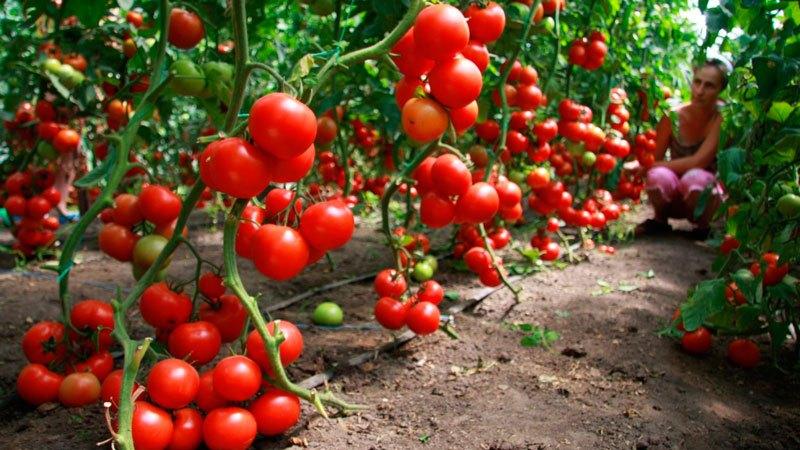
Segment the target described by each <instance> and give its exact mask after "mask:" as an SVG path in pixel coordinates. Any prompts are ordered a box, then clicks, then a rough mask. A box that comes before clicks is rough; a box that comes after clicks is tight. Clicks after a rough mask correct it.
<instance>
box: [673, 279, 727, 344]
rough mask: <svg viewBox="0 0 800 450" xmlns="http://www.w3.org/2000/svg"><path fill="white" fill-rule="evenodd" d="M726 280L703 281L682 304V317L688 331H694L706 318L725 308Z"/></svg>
mask: <svg viewBox="0 0 800 450" xmlns="http://www.w3.org/2000/svg"><path fill="white" fill-rule="evenodd" d="M725 305H727V301H726V300H725V280H724V279H722V278H716V279H713V280H705V281H701V282H700V283H699V284H698V285H697V286H696V287H695V289H694V292H692V294H691V295H690V296H689V299H688V300H687V301H686V302H685V303H684V304H683V305H681V317H682V318H683V325H684V327H686V329H687V330H688V331H694V330H696V329H697V327H699V326H700V325H702V324H703V322H705V320H706V319H707V318H708V317H710V316H712V315H714V314H717V313H719V312H720V311H722V310H723V309H724V308H725Z"/></svg>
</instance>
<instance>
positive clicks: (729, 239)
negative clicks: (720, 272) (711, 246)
mask: <svg viewBox="0 0 800 450" xmlns="http://www.w3.org/2000/svg"><path fill="white" fill-rule="evenodd" d="M739 245H740V243H739V240H738V239H736V238H735V237H733V236H731V235H729V234H726V235H725V238H724V239H723V240H722V245H720V247H719V251H720V253H722V254H723V255H727V254H729V253H730V252H732V251H733V250H736V249H737V248H739Z"/></svg>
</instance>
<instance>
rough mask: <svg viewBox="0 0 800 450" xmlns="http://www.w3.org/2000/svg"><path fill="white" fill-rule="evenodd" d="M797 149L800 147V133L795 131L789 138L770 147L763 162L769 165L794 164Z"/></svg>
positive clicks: (786, 137) (782, 139)
mask: <svg viewBox="0 0 800 450" xmlns="http://www.w3.org/2000/svg"><path fill="white" fill-rule="evenodd" d="M797 147H800V132H798V131H795V132H794V133H792V134H789V135H788V136H784V137H783V138H781V140H779V141H778V142H776V143H775V145H773V146H772V147H770V148H769V150H767V152H766V155H765V156H764V158H763V162H764V163H767V164H786V163H789V162H792V161H793V160H794V158H795V156H796V155H797Z"/></svg>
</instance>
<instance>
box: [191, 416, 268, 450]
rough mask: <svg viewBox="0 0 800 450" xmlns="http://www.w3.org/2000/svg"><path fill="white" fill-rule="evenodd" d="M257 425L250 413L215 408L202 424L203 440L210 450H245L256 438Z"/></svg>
mask: <svg viewBox="0 0 800 450" xmlns="http://www.w3.org/2000/svg"><path fill="white" fill-rule="evenodd" d="M257 428H258V425H257V424H256V419H255V418H254V417H253V415H252V414H251V413H250V411H248V410H246V409H242V408H237V407H234V406H228V407H224V408H217V409H215V410H213V411H211V412H210V413H208V415H207V416H206V419H205V421H204V422H203V440H204V441H205V444H206V446H208V448H209V449H210V450H245V449H247V448H249V447H250V444H252V443H253V440H254V439H255V438H256V433H257Z"/></svg>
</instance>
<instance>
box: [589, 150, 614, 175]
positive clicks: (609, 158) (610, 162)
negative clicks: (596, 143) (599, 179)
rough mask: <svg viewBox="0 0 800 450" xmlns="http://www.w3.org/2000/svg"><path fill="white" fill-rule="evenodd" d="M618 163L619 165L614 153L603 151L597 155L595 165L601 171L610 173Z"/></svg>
mask: <svg viewBox="0 0 800 450" xmlns="http://www.w3.org/2000/svg"><path fill="white" fill-rule="evenodd" d="M616 165H617V159H616V158H615V157H614V156H613V155H609V154H608V153H601V154H599V155H597V161H596V162H595V163H594V166H595V167H596V168H597V171H598V172H600V173H609V172H611V171H612V170H614V167H615V166H616Z"/></svg>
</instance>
